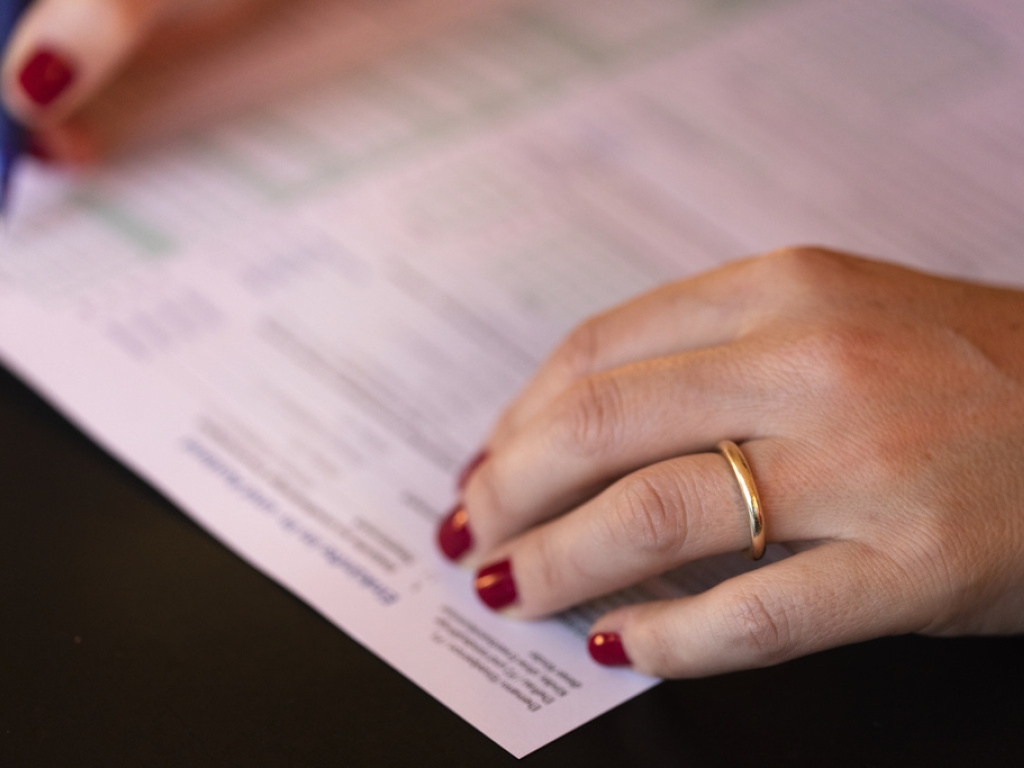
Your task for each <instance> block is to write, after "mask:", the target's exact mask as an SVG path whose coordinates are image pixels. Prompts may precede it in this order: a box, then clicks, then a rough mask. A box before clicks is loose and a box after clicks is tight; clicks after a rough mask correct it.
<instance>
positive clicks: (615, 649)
mask: <svg viewBox="0 0 1024 768" xmlns="http://www.w3.org/2000/svg"><path fill="white" fill-rule="evenodd" d="M587 650H588V651H590V655H591V656H592V657H593V659H594V661H596V662H597V663H598V664H603V665H604V666H606V667H628V666H631V665H632V664H633V662H631V661H630V660H629V656H627V655H626V649H625V648H624V647H623V645H622V638H621V637H619V635H618V634H616V633H615V632H598V633H596V634H593V635H591V636H590V638H589V639H588V640H587Z"/></svg>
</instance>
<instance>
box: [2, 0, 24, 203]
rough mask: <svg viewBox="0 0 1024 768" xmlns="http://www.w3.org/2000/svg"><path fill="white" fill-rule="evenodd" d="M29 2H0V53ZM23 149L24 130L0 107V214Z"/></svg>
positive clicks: (14, 0) (6, 0)
mask: <svg viewBox="0 0 1024 768" xmlns="http://www.w3.org/2000/svg"><path fill="white" fill-rule="evenodd" d="M30 2H31V0H0V52H2V51H3V50H5V49H6V48H7V39H8V38H9V37H10V36H11V32H13V31H14V25H15V24H16V23H17V22H18V18H19V17H20V16H21V13H22V11H24V10H25V8H27V7H28V4H29V3H30ZM24 147H25V129H24V128H22V127H21V126H20V125H19V124H18V123H17V122H16V121H15V120H14V118H12V117H11V116H10V115H8V114H7V113H6V112H5V111H4V108H3V105H0V214H3V212H4V211H5V210H6V209H7V190H8V188H9V187H10V183H11V174H12V173H13V172H14V166H15V164H16V163H17V162H18V157H19V156H20V155H21V152H22V150H23V149H24Z"/></svg>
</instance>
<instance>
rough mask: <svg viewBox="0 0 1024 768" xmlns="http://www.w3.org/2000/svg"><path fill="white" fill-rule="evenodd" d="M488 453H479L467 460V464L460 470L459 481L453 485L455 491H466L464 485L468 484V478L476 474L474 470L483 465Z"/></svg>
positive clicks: (485, 451) (484, 451)
mask: <svg viewBox="0 0 1024 768" xmlns="http://www.w3.org/2000/svg"><path fill="white" fill-rule="evenodd" d="M487 454H488V451H487V450H483V451H480V452H479V453H478V454H477V455H476V456H474V457H473V458H472V459H470V460H469V463H468V464H466V466H464V467H463V468H462V471H461V472H459V479H458V480H457V481H456V483H455V489H456V490H457V491H459V492H461V491H464V490H466V484H467V483H468V482H469V478H471V477H472V476H473V473H474V472H476V468H477V467H479V466H480V465H481V464H483V463H484V460H485V459H486V458H487Z"/></svg>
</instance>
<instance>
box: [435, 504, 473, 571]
mask: <svg viewBox="0 0 1024 768" xmlns="http://www.w3.org/2000/svg"><path fill="white" fill-rule="evenodd" d="M437 545H438V546H439V547H440V548H441V551H442V552H444V554H445V557H447V558H448V559H449V560H458V559H459V558H460V557H462V556H463V555H464V554H465V553H466V550H468V549H469V548H470V547H471V546H473V535H472V534H471V533H470V532H469V518H468V516H467V515H466V509H465V507H456V508H455V509H453V510H452V513H451V514H450V515H448V517H446V518H445V519H444V521H443V522H442V523H441V527H440V528H439V529H438V531H437Z"/></svg>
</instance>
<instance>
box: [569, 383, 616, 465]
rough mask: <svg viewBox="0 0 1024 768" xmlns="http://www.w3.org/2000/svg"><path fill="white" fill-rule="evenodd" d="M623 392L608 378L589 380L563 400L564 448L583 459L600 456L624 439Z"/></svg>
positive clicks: (576, 387) (580, 384)
mask: <svg viewBox="0 0 1024 768" xmlns="http://www.w3.org/2000/svg"><path fill="white" fill-rule="evenodd" d="M623 410H624V403H623V395H622V390H621V388H620V387H619V384H618V382H617V381H616V380H615V379H614V378H613V377H611V376H591V377H588V378H585V379H583V380H582V381H580V382H579V383H578V384H576V385H574V386H573V387H572V388H571V389H570V390H569V391H568V392H567V393H566V394H565V395H564V396H563V401H562V414H561V418H560V422H561V424H562V427H563V435H564V439H565V442H566V444H567V447H568V448H569V449H570V450H572V451H573V452H574V453H577V454H580V455H583V456H595V455H601V454H602V453H604V452H606V451H607V450H608V449H609V447H611V446H614V445H617V444H618V442H619V441H620V440H621V439H622V437H623V428H624V426H625V424H624V413H623Z"/></svg>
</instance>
